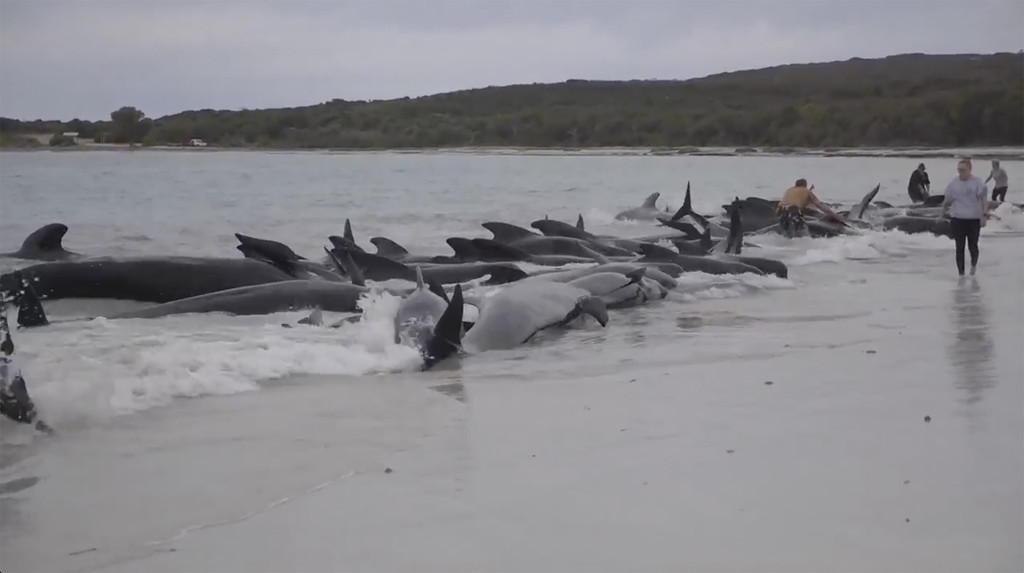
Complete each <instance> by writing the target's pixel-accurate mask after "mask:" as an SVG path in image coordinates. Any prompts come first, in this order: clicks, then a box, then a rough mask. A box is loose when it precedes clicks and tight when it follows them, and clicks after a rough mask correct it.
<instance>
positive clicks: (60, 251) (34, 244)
mask: <svg viewBox="0 0 1024 573" xmlns="http://www.w3.org/2000/svg"><path fill="white" fill-rule="evenodd" d="M67 232H68V226H67V225H65V224H64V223H50V224H49V225H43V226H42V227H39V228H38V229H36V230H35V231H33V232H32V233H31V234H30V235H29V236H28V237H26V238H25V241H24V242H22V243H21V248H20V249H18V250H17V251H14V252H12V253H0V257H11V258H14V259H32V260H37V261H66V260H68V259H74V258H77V257H81V256H82V255H80V254H78V253H73V252H71V251H66V250H64V245H63V244H61V241H62V240H63V239H64V235H66V234H67Z"/></svg>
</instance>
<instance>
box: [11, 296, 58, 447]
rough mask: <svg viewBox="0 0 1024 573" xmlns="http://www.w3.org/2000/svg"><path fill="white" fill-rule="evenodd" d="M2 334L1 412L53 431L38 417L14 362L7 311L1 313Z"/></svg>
mask: <svg viewBox="0 0 1024 573" xmlns="http://www.w3.org/2000/svg"><path fill="white" fill-rule="evenodd" d="M0 334H2V336H3V341H2V342H0V414H3V415H4V416H5V417H7V418H9V419H11V420H14V421H15V422H20V423H22V424H32V423H33V422H35V427H36V429H37V430H39V431H41V432H46V433H52V432H53V428H51V427H50V426H49V425H48V424H47V423H46V422H44V421H42V420H39V419H38V415H37V413H36V406H35V404H33V403H32V398H31V397H29V395H28V388H27V387H26V386H25V379H24V378H22V376H21V370H19V369H18V368H17V366H15V364H14V341H13V340H11V332H10V330H9V329H8V327H7V314H6V313H4V314H3V315H0Z"/></svg>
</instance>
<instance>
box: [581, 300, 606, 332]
mask: <svg viewBox="0 0 1024 573" xmlns="http://www.w3.org/2000/svg"><path fill="white" fill-rule="evenodd" d="M576 307H577V309H579V311H580V312H582V313H584V314H589V315H590V316H592V317H594V318H595V319H596V320H597V322H599V323H601V326H607V324H608V307H607V305H605V303H604V300H602V299H601V297H597V296H588V297H585V298H583V299H581V300H580V302H579V303H578V304H577V305H576Z"/></svg>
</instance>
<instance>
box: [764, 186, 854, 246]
mask: <svg viewBox="0 0 1024 573" xmlns="http://www.w3.org/2000/svg"><path fill="white" fill-rule="evenodd" d="M810 206H814V207H816V208H817V209H818V210H819V211H821V212H822V213H824V214H825V215H827V216H829V217H831V218H832V219H834V220H836V221H838V222H840V223H844V224H845V223H846V220H845V219H843V217H842V216H840V215H838V214H837V213H835V212H834V211H832V209H829V208H828V206H827V205H825V204H824V203H822V202H821V201H819V200H818V197H817V196H815V195H814V185H811V187H810V188H809V189H808V188H807V180H806V179H803V178H801V179H797V180H796V184H795V185H793V186H792V187H790V188H789V189H786V192H785V193H783V194H782V199H781V200H780V201H779V203H778V205H776V206H775V216H776V217H777V219H778V222H779V227H781V228H782V232H783V234H785V235H786V237H787V238H790V239H792V238H793V237H796V236H803V235H805V234H807V222H806V221H804V215H803V210H804V209H806V208H807V207H810Z"/></svg>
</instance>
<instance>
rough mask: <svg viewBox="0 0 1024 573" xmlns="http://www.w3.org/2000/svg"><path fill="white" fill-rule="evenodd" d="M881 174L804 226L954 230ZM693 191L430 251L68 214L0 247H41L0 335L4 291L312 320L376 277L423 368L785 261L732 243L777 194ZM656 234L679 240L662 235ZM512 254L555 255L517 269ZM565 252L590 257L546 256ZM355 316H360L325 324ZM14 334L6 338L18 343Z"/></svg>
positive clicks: (747, 232)
mask: <svg viewBox="0 0 1024 573" xmlns="http://www.w3.org/2000/svg"><path fill="white" fill-rule="evenodd" d="M878 190H879V186H876V187H875V188H874V189H872V190H871V191H870V192H868V194H867V195H865V196H864V198H863V199H862V200H861V201H860V202H859V203H858V204H857V205H854V206H853V207H852V208H851V209H850V210H848V211H844V212H841V214H843V215H844V216H845V217H846V219H847V221H846V222H845V223H844V222H837V221H829V220H825V219H822V218H819V217H817V216H816V214H817V213H816V212H807V213H806V214H805V218H806V222H807V228H808V231H809V233H810V234H811V236H812V237H832V236H837V235H840V234H856V233H859V232H860V231H859V229H866V228H879V227H880V228H882V229H898V230H901V231H904V232H907V233H923V232H930V233H933V234H935V235H945V236H949V222H948V220H947V219H943V218H941V206H940V205H941V201H942V197H941V196H940V197H937V198H931V199H929V201H928V202H926V203H925V204H923V205H909V206H901V207H893V206H892V205H890V204H887V203H883V202H881V201H877V202H875V201H874V197H875V196H876V195H877V194H878ZM690 193H691V192H690V185H689V184H687V187H686V198H685V200H684V202H683V206H682V207H680V208H679V210H678V211H676V212H675V213H674V214H671V212H669V211H662V210H659V209H658V208H657V207H656V202H657V200H658V198H659V196H660V195H659V194H658V193H654V194H652V195H650V196H648V197H647V199H646V200H645V201H644V202H643V204H642V205H641V206H639V207H636V208H633V209H628V210H626V211H623V212H621V213H619V214H618V215H616V219H620V220H628V219H632V220H646V221H657V222H658V223H659V225H661V226H664V227H666V228H668V229H671V230H672V232H669V233H664V234H659V235H653V236H646V237H636V238H623V237H615V236H609V235H595V234H593V233H590V232H588V231H587V230H586V228H585V224H584V221H583V218H582V216H580V217H579V218H578V219H577V221H576V224H575V225H573V224H570V223H566V222H563V221H557V220H554V219H548V218H546V217H545V218H544V219H539V220H536V221H533V222H532V223H531V224H530V227H531V228H532V229H535V230H536V231H533V230H530V229H527V228H524V227H520V226H517V225H513V224H510V223H504V222H495V221H492V222H485V223H483V224H482V226H483V227H484V228H485V229H487V230H488V231H490V232H491V234H492V237H491V238H465V237H450V238H449V239H447V243H448V245H449V247H451V250H452V251H453V254H449V255H433V256H430V255H414V254H411V253H410V252H409V251H408V250H406V249H405V248H404V247H402V246H401V245H399V244H398V243H396V242H395V241H392V240H390V239H388V238H386V237H373V238H371V239H370V244H372V245H373V246H374V247H375V250H376V252H374V253H370V252H367V251H366V250H364V249H363V248H362V247H361V246H359V245H358V244H357V243H356V239H355V236H354V234H353V232H352V226H351V224H350V222H349V221H348V220H346V221H345V228H344V233H343V234H342V236H340V237H339V236H334V235H332V236H329V237H328V241H329V242H330V246H329V247H328V246H325V247H324V252H325V256H324V257H322V258H321V259H320V260H318V261H317V260H311V259H309V258H306V257H304V256H302V255H299V254H298V253H296V252H295V251H293V250H292V249H291V248H290V247H288V246H287V245H285V244H283V243H280V242H277V241H273V240H268V239H261V238H256V237H251V236H247V235H243V234H240V233H236V234H235V236H236V237H237V239H238V245H236V247H235V248H236V249H237V250H238V251H239V252H240V253H241V254H242V257H241V258H237V257H236V258H211V257H183V256H164V257H156V256H152V257H123V258H122V257H118V258H113V257H93V256H86V255H82V254H78V253H74V252H71V251H67V250H65V249H64V247H63V245H62V241H63V238H64V235H65V234H66V233H67V232H68V227H67V226H66V225H63V224H60V223H51V224H49V225H46V226H44V227H42V228H40V229H38V230H37V231H35V232H33V233H32V234H31V235H29V236H28V238H26V239H25V241H24V243H23V244H22V246H21V248H20V249H19V250H18V251H15V252H13V253H2V254H0V256H3V257H12V258H21V259H32V260H40V261H46V262H42V263H39V264H35V265H31V266H28V267H24V268H21V269H19V270H16V271H13V272H8V273H4V274H3V275H2V276H0V291H2V294H3V300H4V303H3V310H4V314H3V317H4V320H3V321H2V324H0V326H2V329H3V330H4V332H2V333H0V337H5V338H6V339H7V340H10V334H9V330H8V329H7V326H6V308H7V305H8V304H9V303H13V304H14V305H17V306H18V325H19V326H20V327H23V328H27V327H38V326H44V325H47V324H49V320H48V319H47V317H46V313H45V311H44V309H43V306H42V303H41V300H55V299H61V298H106V299H125V300H134V301H140V302H148V303H156V304H154V305H152V306H148V307H145V308H142V309H139V310H133V311H128V312H121V313H117V314H111V315H108V316H107V317H106V318H108V319H124V318H158V317H163V316H169V315H176V314H189V313H204V312H218V313H226V314H232V315H259V314H271V313H276V312H284V311H295V310H303V309H309V310H312V314H310V315H309V317H308V318H305V319H302V320H300V321H299V322H300V323H304V324H310V325H314V326H323V325H322V311H332V312H346V313H358V312H359V310H360V309H359V307H358V302H359V300H360V299H361V298H362V297H363V296H364V295H365V294H367V293H369V292H371V291H377V292H380V291H386V292H389V293H391V294H393V295H396V296H398V297H400V298H401V301H400V303H399V307H398V311H397V313H396V316H395V319H394V326H395V342H396V343H399V344H407V345H410V346H412V347H415V348H416V349H417V350H418V351H419V353H420V356H421V357H422V360H423V363H422V366H423V368H424V369H428V368H431V367H433V366H434V365H436V364H437V363H439V362H441V361H442V360H444V359H446V358H448V357H449V356H452V355H455V354H457V353H459V352H468V353H478V352H484V351H487V350H497V349H508V348H512V347H515V346H517V345H520V344H523V343H525V342H526V341H528V340H529V339H530V338H532V337H533V336H534V335H535V334H537V333H538V332H540V331H542V330H545V329H549V328H557V327H564V326H567V325H569V323H571V322H573V321H574V320H575V319H577V318H578V317H580V316H583V315H587V316H590V317H593V318H594V319H596V321H597V322H598V323H599V324H600V325H601V326H605V325H606V324H607V322H608V320H609V316H608V310H609V309H619V308H626V307H632V306H637V305H642V304H646V303H648V302H650V301H656V300H660V299H662V298H665V297H666V296H667V294H668V291H670V290H671V289H673V288H675V286H676V278H677V277H679V276H680V275H682V274H683V273H688V272H704V273H708V274H715V275H723V274H742V273H753V274H759V275H775V276H778V277H781V278H787V277H788V274H789V271H788V269H787V267H786V265H785V264H783V263H782V262H781V261H777V260H773V259H767V258H761V257H750V256H744V255H742V254H741V253H742V249H743V247H749V246H756V240H757V237H758V236H761V235H764V234H766V233H777V232H780V229H779V227H778V225H777V223H776V218H775V214H774V210H775V206H776V203H777V202H776V201H772V200H767V199H761V198H758V197H748V198H746V199H739V198H738V197H737V198H736V199H735V200H734V201H732V203H730V204H729V205H723V206H722V212H721V213H719V214H716V215H714V216H703V215H700V214H698V213H696V212H694V211H693V209H692V207H691V195H690ZM665 243H668V244H672V245H673V246H674V247H675V249H672V248H668V247H665V246H662V245H663V244H665ZM517 262H528V263H532V264H534V265H537V266H540V267H552V268H549V269H543V270H540V271H537V272H533V273H527V272H526V271H524V270H523V269H522V268H520V267H519V266H517V265H516V264H515V263H517ZM570 263H584V264H588V265H589V266H576V267H573V268H571V269H570V270H566V269H560V268H557V267H563V266H564V265H567V264H570ZM393 279H401V280H400V281H398V282H395V281H393ZM410 285H412V286H410ZM497 285H500V286H497ZM467 304H468V305H471V306H474V307H476V308H477V310H478V312H477V318H476V319H475V320H472V321H467V320H465V317H464V308H465V305H467ZM353 319H354V320H358V319H359V316H358V315H356V316H353V317H350V318H346V319H343V320H340V321H338V322H337V323H335V324H333V325H329V326H331V327H338V326H340V325H342V324H345V323H347V322H351V321H352V320H353ZM71 320H90V319H88V318H82V319H71ZM282 326H285V327H290V326H291V325H287V324H286V325H282ZM11 348H12V352H11V353H8V354H12V353H13V346H12V347H11ZM18 380H19V381H20V382H19V384H17V385H9V386H8V387H5V388H0V391H2V392H0V398H2V399H0V406H2V408H3V412H2V413H3V414H4V415H5V416H7V417H8V418H11V419H14V420H17V421H20V422H26V423H32V419H33V417H34V408H33V406H32V404H31V399H30V398H29V395H28V391H27V388H25V384H24V381H23V380H21V379H20V377H19V378H18ZM6 383H7V381H5V384H6ZM26 412H28V413H30V414H31V415H29V414H26ZM43 425H44V426H45V424H43ZM37 427H39V426H38V425H37Z"/></svg>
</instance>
